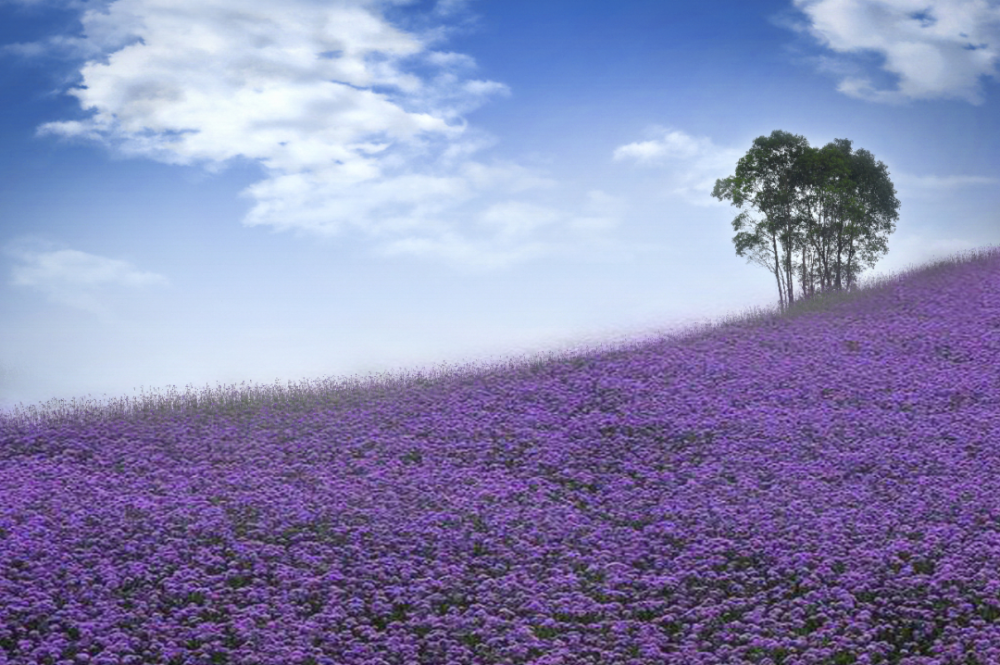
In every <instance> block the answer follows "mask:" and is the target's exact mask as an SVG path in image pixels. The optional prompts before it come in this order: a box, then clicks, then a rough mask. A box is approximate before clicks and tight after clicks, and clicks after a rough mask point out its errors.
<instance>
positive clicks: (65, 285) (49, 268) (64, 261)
mask: <svg viewBox="0 0 1000 665" xmlns="http://www.w3.org/2000/svg"><path fill="white" fill-rule="evenodd" d="M4 254H6V255H7V256H9V257H11V258H12V259H13V260H14V261H15V265H14V266H13V269H12V271H11V281H10V283H11V284H12V285H13V286H23V287H27V288H33V289H36V290H38V291H41V292H42V293H44V294H45V295H46V296H48V297H49V298H51V299H52V300H54V301H56V302H60V303H62V304H65V305H69V306H71V307H76V308H79V309H83V310H87V311H92V312H98V313H103V312H106V311H107V310H106V308H105V307H104V306H103V304H102V303H101V302H100V300H99V298H98V297H97V296H98V292H99V291H101V290H103V289H108V288H113V287H127V288H132V289H137V288H144V287H149V286H165V285H167V284H169V281H168V280H167V278H166V277H164V276H163V275H158V274H156V273H151V272H143V271H140V270H138V269H137V268H135V267H134V266H133V265H132V264H131V263H129V262H127V261H121V260H118V259H110V258H107V257H104V256H97V255H95V254H88V253H86V252H81V251H78V250H75V249H55V248H54V247H53V246H52V245H51V244H49V243H45V242H39V241H35V240H32V239H22V240H18V241H14V242H11V243H9V244H8V245H7V246H6V247H5V248H4Z"/></svg>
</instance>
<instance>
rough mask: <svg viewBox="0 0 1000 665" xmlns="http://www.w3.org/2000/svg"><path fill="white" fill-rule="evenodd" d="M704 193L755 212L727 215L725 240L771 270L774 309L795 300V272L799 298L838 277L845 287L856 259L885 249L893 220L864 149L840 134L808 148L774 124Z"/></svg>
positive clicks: (875, 165) (879, 167)
mask: <svg viewBox="0 0 1000 665" xmlns="http://www.w3.org/2000/svg"><path fill="white" fill-rule="evenodd" d="M712 196H714V197H715V198H717V199H719V200H720V201H721V200H728V201H731V202H732V204H733V205H735V206H737V207H739V208H744V207H748V208H749V209H750V210H754V209H755V210H757V211H758V212H760V213H762V214H763V217H762V218H760V219H756V220H755V219H753V218H752V217H751V216H750V210H743V211H742V212H741V213H740V214H739V215H738V216H737V217H736V219H734V220H733V229H734V230H735V231H737V234H736V236H734V237H733V243H734V244H735V245H736V254H737V255H738V256H744V253H745V252H750V260H751V261H755V262H757V263H759V264H760V265H762V266H764V267H766V268H768V270H770V271H771V272H772V273H773V274H774V275H775V280H776V282H777V285H778V299H779V303H780V305H781V308H782V309H785V308H787V307H788V306H789V305H791V304H792V303H794V302H795V290H794V280H793V276H794V275H796V274H797V275H798V276H799V283H800V285H801V291H800V293H802V294H803V296H804V297H810V296H812V295H814V294H815V293H816V291H817V289H818V290H820V291H828V290H837V291H840V290H843V288H844V287H845V283H846V288H852V287H853V286H854V284H855V280H856V278H857V276H858V273H859V272H860V270H861V266H859V262H861V263H867V264H869V265H870V267H874V264H875V261H877V257H878V253H879V252H887V251H888V247H887V244H886V241H887V237H886V235H887V234H888V233H891V232H892V231H893V230H895V226H894V225H893V224H892V222H893V221H894V220H896V219H898V218H899V214H898V209H899V201H898V199H896V197H895V188H894V187H893V185H892V181H891V180H890V179H889V173H888V169H886V166H885V164H883V163H882V162H875V159H874V157H873V156H872V154H871V153H870V152H868V151H867V150H858V151H857V152H853V151H852V148H851V141H849V140H847V139H835V140H834V141H832V142H831V143H829V144H827V145H826V146H824V147H823V148H822V149H817V148H812V147H810V146H809V143H808V141H806V139H805V138H804V137H801V136H795V135H793V134H789V133H787V132H782V131H780V130H776V131H774V132H772V133H771V136H769V137H764V136H761V137H758V138H757V139H755V140H754V143H753V146H752V147H751V148H750V150H749V151H748V152H747V154H746V155H745V156H744V157H742V158H741V159H740V160H739V162H738V164H737V167H736V174H735V175H733V176H730V177H728V178H724V179H721V180H717V181H716V183H715V188H714V189H713V190H712ZM744 229H747V230H744ZM883 232H884V233H886V235H882V234H883ZM779 240H780V241H781V248H780V249H779V248H778V241H779ZM796 252H798V254H799V256H800V258H801V261H800V262H799V263H797V264H796V263H794V262H793V259H794V256H795V254H796Z"/></svg>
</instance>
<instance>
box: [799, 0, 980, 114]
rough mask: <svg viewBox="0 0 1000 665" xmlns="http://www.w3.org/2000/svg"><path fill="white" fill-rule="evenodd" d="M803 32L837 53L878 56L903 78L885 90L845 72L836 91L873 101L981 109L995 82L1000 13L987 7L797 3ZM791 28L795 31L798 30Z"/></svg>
mask: <svg viewBox="0 0 1000 665" xmlns="http://www.w3.org/2000/svg"><path fill="white" fill-rule="evenodd" d="M794 3H795V6H796V7H797V8H798V9H799V10H800V11H801V12H802V13H803V14H804V15H805V17H806V19H807V21H808V23H807V25H806V26H805V27H804V30H805V31H807V32H808V33H809V34H811V35H812V36H813V37H814V38H815V39H817V40H818V41H819V42H820V43H821V44H822V45H824V46H826V47H827V48H829V49H831V50H833V51H835V52H837V53H840V54H863V53H876V54H879V55H880V56H881V57H882V58H884V64H883V65H882V69H883V70H885V71H886V72H888V73H889V74H891V75H893V76H895V77H897V78H898V84H897V86H896V87H895V88H894V89H885V88H880V87H879V86H878V85H877V84H876V83H874V82H873V81H872V79H871V77H870V76H867V75H865V74H864V73H858V74H847V73H844V72H843V70H844V69H849V68H850V67H849V66H839V67H838V66H836V65H831V64H830V63H827V64H825V65H824V67H823V69H825V70H827V71H831V72H836V71H837V70H840V71H841V75H840V76H838V78H840V83H839V84H838V86H837V89H838V90H839V91H840V92H842V93H844V94H846V95H849V96H851V97H856V98H858V99H864V100H868V101H873V102H883V103H900V102H904V101H907V100H911V99H937V98H953V99H963V100H966V101H968V102H970V103H973V104H980V103H982V94H981V87H980V79H981V78H982V77H984V76H993V77H996V76H997V69H996V64H997V59H998V58H1000V6H998V5H997V4H996V3H994V2H989V1H988V0H794ZM789 27H793V29H798V28H796V27H795V26H794V25H791V26H789Z"/></svg>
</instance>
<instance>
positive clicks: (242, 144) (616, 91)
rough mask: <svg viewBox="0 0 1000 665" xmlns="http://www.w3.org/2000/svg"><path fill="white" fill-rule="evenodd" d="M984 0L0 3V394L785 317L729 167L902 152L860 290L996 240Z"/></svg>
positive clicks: (10, 400) (454, 354)
mask: <svg viewBox="0 0 1000 665" xmlns="http://www.w3.org/2000/svg"><path fill="white" fill-rule="evenodd" d="M998 60H1000V2H997V1H996V0H759V1H756V0H705V1H703V2H697V3H687V2H683V3H682V2H663V1H662V0H615V1H614V2H609V1H603V2H597V1H595V0H546V1H545V2H538V1H537V0H530V1H529V0H0V142H2V143H0V145H2V150H0V408H2V409H11V408H13V407H14V406H20V407H21V408H26V407H28V406H31V405H38V404H42V403H45V402H48V401H49V400H51V399H65V400H71V399H78V400H87V399H89V400H96V401H102V400H108V399H118V398H120V397H130V398H136V397H139V396H140V395H143V394H146V393H149V392H151V391H154V390H155V391H165V390H168V389H169V387H171V386H172V387H174V388H175V389H176V390H177V391H179V392H184V391H185V390H188V389H190V390H194V391H198V390H202V389H205V388H206V387H207V388H213V389H214V388H217V387H218V386H225V385H238V384H240V383H244V382H245V383H248V384H274V383H275V382H278V383H279V384H281V385H283V386H287V383H288V382H289V381H291V382H293V383H299V382H302V381H313V380H319V379H325V378H338V377H340V378H343V377H349V376H367V375H371V374H397V373H400V372H408V371H414V370H419V369H421V368H423V369H432V368H441V367H447V366H459V365H463V364H468V363H472V364H489V363H492V362H499V361H502V360H504V359H509V358H517V357H524V356H531V355H536V354H541V353H546V352H560V351H564V350H566V349H569V348H579V347H581V346H584V347H593V346H595V345H600V344H613V343H616V341H621V340H624V339H635V338H638V337H641V336H644V335H650V334H656V333H657V332H665V331H672V330H680V329H685V328H687V327H689V326H691V325H694V324H696V323H701V322H709V321H718V320H720V319H723V318H726V317H729V316H734V315H739V314H741V313H743V312H746V311H748V310H752V309H754V308H773V307H776V306H777V302H778V295H777V287H776V284H775V282H774V276H773V275H772V274H771V273H769V272H768V271H767V270H765V269H764V268H763V267H761V266H759V265H756V264H753V263H748V260H747V258H746V257H739V256H737V255H736V253H735V249H734V245H733V240H732V236H733V233H734V232H733V229H732V226H731V223H732V220H733V218H734V217H735V216H736V215H737V214H738V213H739V210H738V209H736V208H734V207H733V206H732V205H731V204H729V203H727V202H721V201H718V200H716V199H714V198H712V196H711V191H712V187H713V185H714V182H715V180H716V179H719V178H725V177H727V176H729V175H732V174H733V173H734V172H735V167H736V163H737V161H738V160H739V158H740V157H741V156H743V155H744V154H745V153H746V152H747V151H748V150H749V148H750V147H751V145H752V144H753V140H754V139H755V138H757V137H759V136H766V135H769V134H770V133H771V132H772V131H774V130H783V131H787V132H791V133H793V134H797V135H801V136H804V137H805V138H806V139H807V140H808V141H809V144H810V145H812V146H816V147H822V146H823V145H826V144H827V143H829V142H831V141H833V140H834V139H837V138H846V139H850V140H851V141H852V142H853V145H854V148H855V149H859V148H863V149H865V150H868V151H870V152H871V153H872V154H873V155H874V156H875V158H876V159H877V160H878V161H881V162H883V163H885V165H886V166H887V167H888V170H889V174H890V178H891V180H892V181H893V183H894V185H895V187H896V191H897V197H898V198H899V200H900V204H901V205H900V210H899V219H898V221H897V222H896V229H895V231H894V232H893V233H892V234H891V235H890V236H889V241H888V247H889V251H888V253H887V254H885V255H884V256H883V257H882V258H881V259H880V260H879V261H878V262H877V264H876V265H875V266H874V268H869V269H868V270H866V272H865V273H863V274H862V279H863V280H864V279H866V278H871V277H873V276H877V275H884V274H891V273H897V272H900V271H903V270H907V269H911V268H914V267H916V266H919V265H921V264H924V263H927V262H928V261H932V260H934V259H936V258H941V257H947V256H953V255H955V254H956V253H959V252H964V251H966V250H974V249H977V248H983V247H989V246H995V245H997V244H1000V212H998V211H1000V157H998V155H1000V85H998V83H1000V80H998V79H1000V73H998V72H1000V69H998Z"/></svg>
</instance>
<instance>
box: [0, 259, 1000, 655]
mask: <svg viewBox="0 0 1000 665" xmlns="http://www.w3.org/2000/svg"><path fill="white" fill-rule="evenodd" d="M998 249H1000V248H998ZM998 249H992V250H990V251H987V252H985V253H974V254H973V255H972V256H968V257H963V258H961V259H959V258H955V259H951V260H947V261H943V262H940V263H938V264H935V265H933V266H925V267H922V268H919V269H917V270H914V271H910V272H907V273H905V274H903V275H900V276H895V277H893V278H889V279H886V280H883V281H881V282H879V283H878V284H873V285H869V286H867V287H865V288H863V289H860V290H857V291H855V292H851V293H846V294H831V295H827V296H822V297H818V298H815V299H813V300H811V301H806V302H804V303H800V304H798V305H797V306H796V307H795V308H793V309H792V311H790V312H786V313H784V314H779V313H778V312H771V313H760V314H758V315H753V316H749V317H746V318H744V319H740V320H735V321H728V322H725V323H720V324H717V325H714V326H708V327H706V328H704V329H702V330H700V331H697V332H695V331H688V333H689V334H687V335H686V336H684V335H680V336H673V337H669V336H664V337H661V338H659V339H655V340H645V341H643V342H641V343H638V342H637V343H635V344H632V345H624V346H621V347H620V348H605V349H601V350H592V351H591V352H588V353H577V354H571V355H567V356H565V357H549V358H546V359H538V358H536V359H534V360H527V361H522V362H510V363H509V364H507V365H503V364H500V365H496V366H493V367H490V368H486V367H480V368H478V369H468V370H465V371H452V372H443V373H440V374H437V375H423V374H419V375H405V376H401V377H398V378H395V379H392V380H386V381H381V382H379V381H377V380H374V379H370V380H368V381H367V382H362V381H358V380H351V381H347V382H343V381H342V382H338V383H328V384H323V385H316V386H309V385H305V384H303V386H302V387H298V388H294V387H290V388H288V389H287V390H284V389H281V388H280V386H278V387H275V388H266V389H261V388H253V387H251V388H249V389H247V388H243V389H240V388H238V387H230V388H227V389H220V390H219V391H218V392H215V393H213V392H211V391H206V392H203V393H202V394H200V395H198V394H195V393H190V392H189V393H185V394H184V395H180V396H178V395H177V394H176V393H175V392H171V393H170V394H169V395H166V396H163V395H157V396H155V398H153V397H150V399H149V400H144V401H143V402H142V403H137V402H134V401H132V402H130V401H129V400H126V399H123V400H119V401H117V402H112V403H108V404H105V405H100V406H94V405H92V404H90V403H89V402H87V403H81V404H79V405H78V404H77V403H75V402H74V403H73V405H72V408H66V407H65V406H64V405H60V406H58V407H56V406H53V407H50V408H48V409H47V410H45V411H43V412H38V411H37V410H29V411H28V412H22V411H18V412H17V413H9V414H2V416H0V664H11V663H16V664H18V665H20V664H24V665H29V664H30V665H35V664H60V665H68V664H74V665H75V664H78V663H90V664H92V665H112V664H119V663H120V664H133V663H134V664H140V663H141V664H147V663H148V664H171V665H180V664H184V663H187V664H198V665H201V664H212V663H232V664H239V665H254V664H261V665H285V664H288V665H320V664H322V665H396V664H400V665H402V664H407V665H409V664H432V663H433V664H448V665H451V664H455V665H459V664H464V663H506V664H521V663H531V664H534V665H556V664H558V663H561V664H564V665H571V664H572V665H577V664H579V665H584V664H593V665H598V664H601V665H618V664H621V665H633V664H634V665H639V664H643V665H645V664H654V663H656V664H659V663H668V664H677V665H680V664H684V665H689V664H690V665H695V664H699V663H703V664H713V665H714V664H717V663H719V664H721V663H731V664H742V663H754V664H770V665H806V664H830V665H834V664H841V665H843V664H850V663H858V664H865V665H867V664H875V663H898V664H901V665H918V664H919V665H923V664H927V665H929V664H932V663H933V664H945V663H948V664H951V663H954V664H956V665H957V664H962V665H967V664H979V665H987V664H995V663H1000V403H998V399H1000V251H998Z"/></svg>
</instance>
